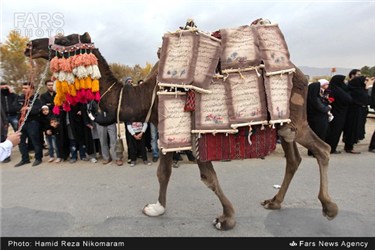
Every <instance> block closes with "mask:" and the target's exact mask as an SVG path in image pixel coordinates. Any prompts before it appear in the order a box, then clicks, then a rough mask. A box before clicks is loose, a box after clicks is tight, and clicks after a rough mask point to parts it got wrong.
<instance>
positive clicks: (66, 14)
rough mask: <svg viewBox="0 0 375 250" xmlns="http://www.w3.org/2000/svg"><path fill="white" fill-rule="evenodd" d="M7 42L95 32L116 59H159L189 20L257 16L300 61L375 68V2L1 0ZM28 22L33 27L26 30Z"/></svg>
mask: <svg viewBox="0 0 375 250" xmlns="http://www.w3.org/2000/svg"><path fill="white" fill-rule="evenodd" d="M0 4H1V42H4V40H5V39H6V37H7V35H8V33H9V31H10V30H12V29H18V30H19V31H20V32H21V34H22V35H27V36H31V37H30V38H31V39H34V38H41V37H48V36H49V35H55V34H56V32H61V31H63V32H64V34H65V35H69V34H72V33H79V34H83V33H84V32H86V31H87V32H89V33H90V35H91V38H92V41H93V42H94V43H95V45H96V47H98V48H99V49H100V51H101V52H102V55H103V56H104V57H105V58H106V59H107V61H108V62H110V63H115V62H117V63H122V64H127V65H129V66H133V65H135V64H140V65H141V66H144V65H145V64H146V62H149V63H152V64H153V63H155V62H156V61H157V56H156V51H157V49H158V47H160V46H161V43H162V36H163V34H164V33H166V32H168V31H175V30H177V29H178V27H179V26H184V24H185V22H186V20H187V19H188V18H192V19H194V21H195V23H196V25H197V26H198V28H199V29H200V30H202V31H205V32H212V31H216V30H218V29H223V28H234V27H237V26H241V25H245V24H250V23H251V22H252V21H253V20H255V19H257V18H260V17H261V18H266V19H269V20H270V21H271V22H272V23H277V24H279V27H280V29H281V31H282V32H283V34H284V36H285V39H286V42H287V44H288V47H289V52H290V55H291V60H292V62H293V63H294V64H296V65H297V66H312V67H345V68H360V67H362V66H364V65H367V66H375V0H367V1H360V0H358V1H345V0H341V1H330V0H327V1H303V0H302V1H284V0H279V1H254V0H242V1H236V0H228V1H221V0H205V1H204V0H195V1H194V0H191V1H184V0H169V1H164V0H163V1H160V0H149V1H148V0H137V1H134V0H132V1H126V0H125V1H121V0H101V1H96V0H88V1H87V0H80V1H78V0H60V1H52V0H32V1H30V0H27V1H26V0H17V1H15V0H1V2H0ZM25 26H27V27H25Z"/></svg>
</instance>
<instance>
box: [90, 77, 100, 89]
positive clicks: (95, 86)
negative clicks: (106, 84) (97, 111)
mask: <svg viewBox="0 0 375 250" xmlns="http://www.w3.org/2000/svg"><path fill="white" fill-rule="evenodd" d="M91 86H92V87H91V90H92V92H98V91H99V80H98V79H95V80H94V81H92V84H91Z"/></svg>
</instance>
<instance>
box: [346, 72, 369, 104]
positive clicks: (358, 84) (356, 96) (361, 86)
mask: <svg viewBox="0 0 375 250" xmlns="http://www.w3.org/2000/svg"><path fill="white" fill-rule="evenodd" d="M365 80H366V77H364V76H357V77H354V78H353V79H352V80H350V81H349V83H348V88H349V93H350V95H351V96H352V99H353V102H354V103H355V104H357V105H368V101H369V96H368V94H367V91H366V84H365Z"/></svg>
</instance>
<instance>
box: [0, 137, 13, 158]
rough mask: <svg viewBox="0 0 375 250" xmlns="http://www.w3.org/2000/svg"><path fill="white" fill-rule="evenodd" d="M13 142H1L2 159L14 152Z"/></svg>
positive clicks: (0, 154)
mask: <svg viewBox="0 0 375 250" xmlns="http://www.w3.org/2000/svg"><path fill="white" fill-rule="evenodd" d="M12 148H13V143H12V142H11V141H9V140H5V141H4V142H2V143H0V161H3V160H4V159H6V158H7V157H9V156H10V154H11V153H12Z"/></svg>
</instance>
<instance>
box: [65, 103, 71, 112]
mask: <svg viewBox="0 0 375 250" xmlns="http://www.w3.org/2000/svg"><path fill="white" fill-rule="evenodd" d="M63 110H64V111H66V112H69V111H70V105H69V103H67V102H64V104H63Z"/></svg>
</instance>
